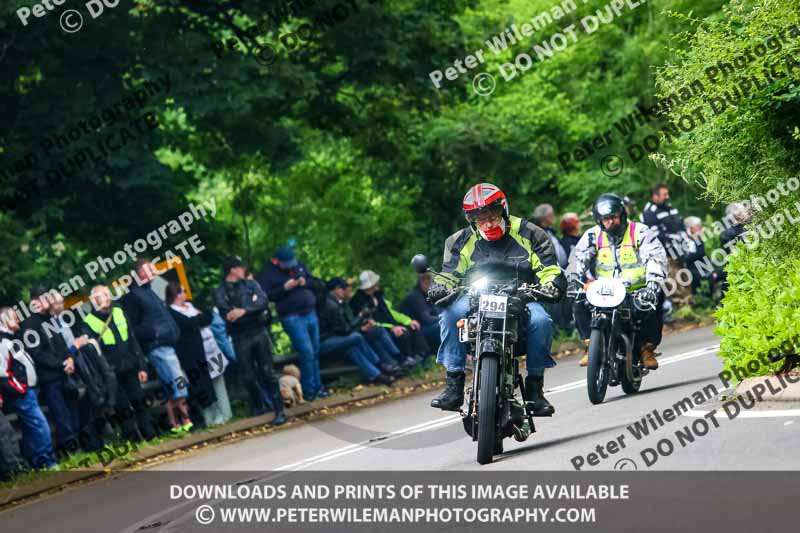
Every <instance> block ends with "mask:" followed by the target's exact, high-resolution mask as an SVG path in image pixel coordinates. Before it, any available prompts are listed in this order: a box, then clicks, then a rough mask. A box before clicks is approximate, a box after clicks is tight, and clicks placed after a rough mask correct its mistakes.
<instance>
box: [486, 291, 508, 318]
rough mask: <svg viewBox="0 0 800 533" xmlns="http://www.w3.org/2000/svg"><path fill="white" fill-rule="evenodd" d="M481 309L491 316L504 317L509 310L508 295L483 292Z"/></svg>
mask: <svg viewBox="0 0 800 533" xmlns="http://www.w3.org/2000/svg"><path fill="white" fill-rule="evenodd" d="M479 309H480V312H481V313H484V314H485V315H486V316H487V317H489V318H504V317H505V316H506V311H507V310H508V296H498V295H496V294H481V299H480V307H479Z"/></svg>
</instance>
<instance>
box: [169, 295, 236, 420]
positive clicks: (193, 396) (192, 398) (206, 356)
mask: <svg viewBox="0 0 800 533" xmlns="http://www.w3.org/2000/svg"><path fill="white" fill-rule="evenodd" d="M164 298H165V300H166V302H167V305H169V306H170V312H171V313H172V317H173V318H174V319H175V322H176V323H177V324H178V327H179V328H180V330H181V338H180V340H179V341H178V344H177V346H175V351H176V352H178V359H180V361H181V365H182V366H183V368H184V369H187V368H188V369H190V370H188V371H187V372H188V374H189V406H190V407H191V406H192V404H194V405H195V406H196V408H197V409H198V410H199V411H200V415H201V417H200V418H202V419H203V421H204V422H205V424H204V425H206V426H211V425H219V424H222V423H224V422H225V420H222V419H224V418H225V409H224V408H222V407H221V406H220V405H219V402H220V398H219V397H218V396H217V390H220V391H221V393H222V395H224V398H223V399H222V400H223V403H225V404H228V406H227V410H228V411H229V410H230V404H229V403H228V393H227V392H228V391H227V390H226V389H225V379H224V378H223V373H224V372H225V368H226V366H227V361H226V360H225V356H223V355H222V351H221V350H220V349H219V346H218V345H217V341H216V340H214V333H213V332H212V331H211V327H210V326H211V321H212V319H213V317H212V315H211V313H209V312H206V311H200V310H199V309H197V308H196V307H195V306H194V305H193V304H192V302H189V301H187V300H186V292H185V291H184V290H183V287H182V286H181V284H180V283H177V282H174V281H171V282H169V284H168V285H167V290H166V293H165V297H164ZM215 381H216V383H215ZM220 385H221V387H220ZM228 418H230V417H228Z"/></svg>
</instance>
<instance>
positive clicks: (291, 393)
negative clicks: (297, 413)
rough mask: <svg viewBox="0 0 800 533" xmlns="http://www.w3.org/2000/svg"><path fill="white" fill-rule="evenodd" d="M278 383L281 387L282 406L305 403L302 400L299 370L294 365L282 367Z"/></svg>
mask: <svg viewBox="0 0 800 533" xmlns="http://www.w3.org/2000/svg"><path fill="white" fill-rule="evenodd" d="M278 383H279V384H280V387H281V398H283V405H285V406H286V407H291V406H293V405H294V404H301V403H306V401H305V400H304V399H303V389H302V388H301V387H300V369H299V368H297V367H296V366H295V365H286V366H285V367H283V375H282V376H281V377H280V379H279V380H278Z"/></svg>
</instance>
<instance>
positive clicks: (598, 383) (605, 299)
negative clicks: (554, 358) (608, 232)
mask: <svg viewBox="0 0 800 533" xmlns="http://www.w3.org/2000/svg"><path fill="white" fill-rule="evenodd" d="M629 287H630V283H629V282H627V281H623V280H622V279H619V278H599V279H596V280H593V281H590V282H588V283H586V284H585V285H584V290H583V294H584V295H585V297H586V300H587V302H588V303H589V307H590V309H591V312H592V322H591V326H592V333H591V336H590V337H589V364H588V366H587V367H586V387H587V389H588V392H589V401H590V402H592V403H593V404H598V403H602V402H603V400H604V399H605V397H606V389H607V388H608V386H609V385H611V386H612V387H613V386H616V385H622V390H623V391H625V393H626V394H634V393H636V392H639V387H641V384H642V378H643V377H644V376H645V375H647V373H648V370H647V369H646V368H644V365H643V363H642V357H641V345H642V342H641V338H640V335H639V331H640V329H641V324H642V319H643V318H644V315H645V313H647V312H652V311H654V310H655V308H656V306H655V304H653V303H652V302H648V301H646V300H644V299H642V297H641V295H639V294H638V293H633V294H631V293H629V291H628V288H629ZM579 296H580V295H579Z"/></svg>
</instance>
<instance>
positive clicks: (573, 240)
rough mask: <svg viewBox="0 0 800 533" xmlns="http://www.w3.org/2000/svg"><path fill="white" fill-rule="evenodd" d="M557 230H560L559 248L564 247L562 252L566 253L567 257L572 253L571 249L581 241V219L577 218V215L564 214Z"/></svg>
mask: <svg viewBox="0 0 800 533" xmlns="http://www.w3.org/2000/svg"><path fill="white" fill-rule="evenodd" d="M559 229H560V230H561V246H563V247H564V251H565V252H566V253H567V257H569V254H570V253H572V249H573V248H575V245H576V244H578V241H580V240H581V235H583V232H582V231H581V219H580V218H578V214H577V213H564V215H563V216H562V217H561V222H560V224H559Z"/></svg>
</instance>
